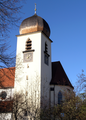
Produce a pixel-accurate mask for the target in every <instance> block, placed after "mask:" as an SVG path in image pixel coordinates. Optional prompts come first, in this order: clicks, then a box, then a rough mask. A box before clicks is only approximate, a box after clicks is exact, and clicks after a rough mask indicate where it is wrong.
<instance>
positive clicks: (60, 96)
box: [58, 91, 62, 104]
mask: <svg viewBox="0 0 86 120" xmlns="http://www.w3.org/2000/svg"><path fill="white" fill-rule="evenodd" d="M61 102H62V93H61V91H59V93H58V104H61Z"/></svg>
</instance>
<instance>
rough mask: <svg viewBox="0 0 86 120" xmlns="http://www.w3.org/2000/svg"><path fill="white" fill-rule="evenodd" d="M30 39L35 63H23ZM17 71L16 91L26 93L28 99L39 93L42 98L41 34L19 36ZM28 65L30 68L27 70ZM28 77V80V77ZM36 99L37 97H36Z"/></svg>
mask: <svg viewBox="0 0 86 120" xmlns="http://www.w3.org/2000/svg"><path fill="white" fill-rule="evenodd" d="M28 38H29V39H30V40H31V41H32V50H33V49H34V50H35V51H34V52H33V62H27V63H23V51H25V44H26V41H27V40H28ZM16 55H17V57H16V71H15V91H16V92H17V93H18V92H21V93H25V92H26V91H27V92H28V97H29V96H30V95H31V94H33V96H34V95H35V94H34V93H35V91H36V92H37V95H36V96H37V97H39V98H40V94H39V95H38V93H40V84H41V81H40V78H41V32H36V33H30V34H26V35H20V36H17V53H16ZM27 65H28V66H29V68H27ZM27 75H28V80H26V76H27ZM34 97H35V96H34ZM39 101H40V100H39Z"/></svg>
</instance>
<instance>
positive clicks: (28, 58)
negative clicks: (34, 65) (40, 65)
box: [23, 53, 33, 62]
mask: <svg viewBox="0 0 86 120" xmlns="http://www.w3.org/2000/svg"><path fill="white" fill-rule="evenodd" d="M23 56H24V58H23V62H32V61H33V53H24V55H23Z"/></svg>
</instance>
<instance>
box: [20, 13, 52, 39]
mask: <svg viewBox="0 0 86 120" xmlns="http://www.w3.org/2000/svg"><path fill="white" fill-rule="evenodd" d="M19 31H20V34H26V33H31V32H36V31H43V32H44V33H45V34H46V35H47V36H48V37H49V36H50V28H49V25H48V23H47V22H46V21H45V20H44V19H43V18H41V17H39V16H38V15H36V14H35V15H33V16H31V17H29V18H26V19H25V20H23V22H22V23H21V25H20V30H19Z"/></svg>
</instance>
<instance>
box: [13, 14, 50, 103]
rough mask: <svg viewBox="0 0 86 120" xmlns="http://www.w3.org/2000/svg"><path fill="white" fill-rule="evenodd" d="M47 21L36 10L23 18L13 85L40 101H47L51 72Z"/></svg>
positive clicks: (16, 90) (18, 39)
mask: <svg viewBox="0 0 86 120" xmlns="http://www.w3.org/2000/svg"><path fill="white" fill-rule="evenodd" d="M49 36H50V28H49V25H48V23H47V22H46V21H45V20H44V19H43V18H41V17H39V16H38V15H37V14H36V13H35V14H34V15H33V16H31V17H29V18H26V19H25V20H23V22H22V23H21V25H20V35H17V52H16V70H15V87H14V90H15V92H16V93H19V92H23V93H24V94H25V95H26V96H27V97H28V98H30V96H33V98H34V99H35V97H36V100H37V101H39V102H38V103H39V104H41V103H42V102H43V101H44V99H46V101H47V102H49V90H50V81H51V78H52V74H51V42H52V41H51V39H50V38H49Z"/></svg>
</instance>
